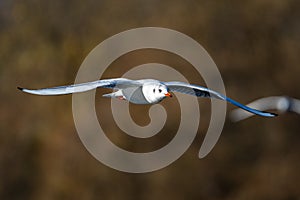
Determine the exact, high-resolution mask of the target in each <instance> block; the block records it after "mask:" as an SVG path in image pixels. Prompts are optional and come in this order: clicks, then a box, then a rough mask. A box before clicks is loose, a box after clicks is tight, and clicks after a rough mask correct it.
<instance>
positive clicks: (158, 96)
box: [142, 83, 172, 103]
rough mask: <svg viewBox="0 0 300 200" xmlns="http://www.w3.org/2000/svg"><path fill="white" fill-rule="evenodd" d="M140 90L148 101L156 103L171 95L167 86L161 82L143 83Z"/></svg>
mask: <svg viewBox="0 0 300 200" xmlns="http://www.w3.org/2000/svg"><path fill="white" fill-rule="evenodd" d="M142 90H143V94H144V96H145V98H146V100H147V101H148V102H149V103H158V102H160V101H161V100H163V99H164V98H166V97H172V94H171V93H170V92H169V89H168V87H167V86H166V85H163V84H161V83H152V84H145V85H143V89H142Z"/></svg>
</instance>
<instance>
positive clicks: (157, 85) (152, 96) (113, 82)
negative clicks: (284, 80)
mask: <svg viewBox="0 0 300 200" xmlns="http://www.w3.org/2000/svg"><path fill="white" fill-rule="evenodd" d="M96 88H110V89H115V90H117V91H115V92H113V93H109V94H105V95H103V96H105V97H111V98H119V99H124V100H127V101H129V102H131V103H134V104H156V103H159V102H160V101H162V100H163V99H164V98H166V97H167V96H169V97H171V96H172V95H171V93H170V92H180V93H184V94H189V95H194V96H197V97H209V98H216V99H220V100H224V101H227V102H229V103H231V104H233V105H235V106H238V107H240V108H242V109H244V110H246V111H248V112H250V113H253V114H256V115H260V116H264V117H274V116H276V114H273V113H269V112H264V111H259V110H256V109H253V108H250V107H248V106H245V105H243V104H240V103H238V102H236V101H234V100H232V99H230V98H228V97H226V96H224V95H222V94H220V93H218V92H215V91H213V90H210V89H208V88H205V87H201V86H198V85H191V84H188V83H184V82H162V81H158V80H154V79H141V80H130V79H125V78H115V79H104V80H98V81H93V82H88V83H81V84H75V85H67V86H59V87H52V88H44V89H37V90H30V89H24V88H19V89H20V90H22V91H23V92H27V93H30V94H36V95H62V94H72V93H79V92H85V91H89V90H93V89H96Z"/></svg>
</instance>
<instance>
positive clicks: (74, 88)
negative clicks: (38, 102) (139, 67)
mask: <svg viewBox="0 0 300 200" xmlns="http://www.w3.org/2000/svg"><path fill="white" fill-rule="evenodd" d="M136 84H137V83H136V82H135V81H133V80H129V79H125V78H116V79H104V80H98V81H93V82H87V83H80V84H74V85H65V86H58V87H52V88H43V89H36V90H31V89H25V88H19V87H18V89H20V90H22V91H23V92H27V93H30V94H37V95H62V94H71V93H79V92H86V91H89V90H93V89H96V88H98V87H102V88H117V89H121V88H124V87H128V86H129V85H132V86H134V85H136Z"/></svg>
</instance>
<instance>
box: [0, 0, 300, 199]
mask: <svg viewBox="0 0 300 200" xmlns="http://www.w3.org/2000/svg"><path fill="white" fill-rule="evenodd" d="M299 10H300V2H299V1H297V0H263V1H261V0H251V1H250V0H247V1H192V0H187V1H177V0H173V1H158V0H153V1H138V0H135V1H122V0H117V1H109V0H105V1H90V0H87V1H79V0H76V1H66V0H60V1H57V0H54V1H43V2H42V1H37V0H28V1H8V0H1V1H0V45H1V48H0V81H1V82H0V84H1V88H0V94H1V96H0V97H1V98H0V112H1V114H0V122H1V124H0V199H10V200H13V199H36V200H39V199H45V200H47V199H49V200H50V199H230V200H232V199H272V200H274V199H289V200H293V199H300V190H299V188H300V173H299V169H300V159H299V155H300V136H299V132H300V131H299V130H300V126H299V119H300V118H299V116H298V115H296V114H292V113H289V114H284V115H281V116H279V117H277V118H275V119H266V118H261V117H253V118H251V119H248V120H245V121H242V122H239V123H232V122H230V120H226V123H225V127H224V130H223V133H222V135H221V137H220V139H219V141H218V143H217V145H216V146H215V148H214V149H213V151H212V152H211V153H210V154H209V155H208V156H207V157H205V158H204V159H201V160H200V159H198V157H197V155H198V150H199V148H200V145H201V142H202V139H203V137H204V134H205V130H206V128H207V121H208V120H209V114H210V113H209V109H206V107H209V106H208V105H209V101H208V100H203V99H200V100H199V102H200V106H202V107H204V108H203V110H204V112H201V118H202V119H203V123H202V122H201V124H202V126H200V128H199V132H198V135H197V137H196V139H195V141H194V143H193V144H192V146H191V147H190V148H189V150H188V151H187V152H186V153H185V154H184V155H183V156H182V157H181V158H180V159H179V160H177V161H176V162H174V163H173V164H172V165H170V166H168V167H166V168H164V169H162V170H159V171H156V172H152V173H147V174H127V173H123V172H118V171H115V170H113V169H110V168H108V167H106V166H104V165H103V164H101V163H100V162H98V161H97V160H96V159H94V158H93V157H92V156H91V155H90V154H89V153H88V152H87V150H86V149H85V147H84V146H83V145H82V143H81V141H80V139H79V137H78V135H77V132H76V130H75V126H74V122H73V117H72V108H71V106H72V97H71V95H67V96H55V97H39V96H31V95H27V94H24V93H21V92H20V91H18V90H17V89H16V86H23V87H29V88H39V87H48V86H56V85H63V84H69V83H72V82H74V80H75V76H76V73H77V70H78V69H79V66H80V64H81V62H82V61H83V60H84V58H85V57H86V56H87V54H88V53H89V52H90V51H91V50H92V49H93V48H94V47H95V46H96V45H98V44H99V43H100V42H102V41H103V40H105V39H107V38H108V37H110V36H112V35H114V34H117V33H119V32H122V31H125V30H128V29H131V28H138V27H143V26H157V27H165V28H170V29H174V30H177V31H180V32H182V33H184V34H186V35H188V36H190V37H192V38H193V39H195V40H196V41H198V42H199V43H200V44H201V45H203V46H204V48H205V49H206V50H207V51H208V53H209V54H210V55H211V57H212V58H213V59H214V61H215V63H216V64H217V66H218V68H219V70H220V72H221V74H222V77H223V80H224V83H225V86H226V93H227V95H228V96H230V97H233V98H234V99H237V100H239V101H240V102H242V103H248V102H250V101H252V100H254V99H257V98H260V97H265V96H272V95H289V96H292V97H295V98H300V91H299V74H300V67H299V63H300V58H299V55H300V54H299V53H300V23H299V22H300V12H299ZM174 42H176V41H174ZM163 54H165V55H164V56H163ZM172 56H173V57H172ZM120 59H122V58H120ZM150 61H151V62H153V61H160V62H162V63H164V64H170V65H174V66H176V67H178V68H180V67H181V69H185V73H187V75H190V76H191V78H190V80H193V81H194V83H197V84H201V83H202V80H201V81H200V78H199V81H197V80H198V79H197V78H198V77H197V76H194V73H193V72H194V71H193V70H187V69H189V68H185V65H186V63H184V62H181V61H178V62H177V61H176V57H175V56H174V55H166V53H165V52H159V51H144V52H143V51H139V52H133V53H132V54H130V55H127V58H123V61H122V60H119V61H118V60H117V61H116V63H114V64H115V65H119V66H120V67H121V66H123V67H128V68H130V66H135V65H136V64H142V63H147V62H150ZM118 73H119V72H118V71H117V70H116V71H113V70H112V71H108V72H106V74H105V76H106V77H109V76H115V75H118ZM99 78H100V77H99ZM102 92H103V93H104V92H107V91H98V92H97V96H96V101H98V102H96V105H97V109H99V110H101V109H102V108H104V106H103V105H109V101H108V100H107V99H105V100H103V99H102V98H101V93H102ZM98 106H99V107H98ZM228 107H229V110H231V109H233V108H234V107H233V106H231V105H229V106H228ZM139 109H141V108H138V107H135V106H133V108H132V110H133V113H132V115H133V118H134V119H136V120H137V121H138V122H137V123H140V124H147V119H145V120H143V119H141V120H140V121H139V116H140V115H141V114H140V113H143V112H144V110H143V109H142V111H143V112H142V111H140V110H139ZM145 109H146V111H147V109H148V107H145ZM136 111H140V112H136ZM172 120H174V123H173V125H172V122H171V123H168V124H167V127H166V129H167V131H164V132H163V133H160V134H163V136H162V137H157V138H156V139H154V140H153V141H151V143H150V144H148V146H146V148H145V149H141V148H142V147H141V145H139V144H140V143H139V142H140V141H137V140H130V138H125V139H126V140H125V141H124V140H122V142H121V143H122V144H123V145H124V146H125V147H127V148H129V149H130V148H132V150H136V151H139V150H140V151H142V150H149V148H150V147H152V148H153V146H154V147H160V145H161V143H167V142H168V141H170V140H171V139H172V137H173V136H174V135H172V134H174V133H173V132H174V131H175V132H176V128H177V125H176V122H177V123H178V118H176V117H173V118H172ZM174 124H175V125H174ZM201 124H200V125H201ZM106 126H107V128H111V129H112V130H115V131H114V132H113V133H111V136H110V137H111V138H112V139H114V140H115V142H116V143H118V138H119V140H120V138H123V136H122V132H120V130H118V129H114V127H115V124H114V123H112V122H109V121H108V122H107V124H106ZM110 126H111V127H110ZM173 129H175V130H173ZM123 135H124V134H123ZM142 144H143V143H142ZM158 144H159V145H158ZM151 145H153V146H151ZM135 147H136V148H135Z"/></svg>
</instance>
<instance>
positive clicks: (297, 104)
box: [230, 96, 300, 121]
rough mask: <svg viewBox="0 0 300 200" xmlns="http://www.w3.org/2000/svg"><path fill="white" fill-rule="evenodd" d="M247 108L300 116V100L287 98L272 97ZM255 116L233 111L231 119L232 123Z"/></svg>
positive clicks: (241, 111)
mask: <svg viewBox="0 0 300 200" xmlns="http://www.w3.org/2000/svg"><path fill="white" fill-rule="evenodd" d="M247 106H250V107H252V108H255V109H259V110H270V109H272V110H277V111H278V112H279V113H286V112H294V113H298V114H300V100H298V99H294V98H291V97H287V96H271V97H265V98H261V99H257V100H255V101H253V102H251V103H249V104H248V105H247ZM251 116H253V114H251V113H249V112H245V111H244V110H242V109H235V110H233V111H231V113H230V117H231V120H232V121H241V120H243V119H246V118H249V117H251Z"/></svg>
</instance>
